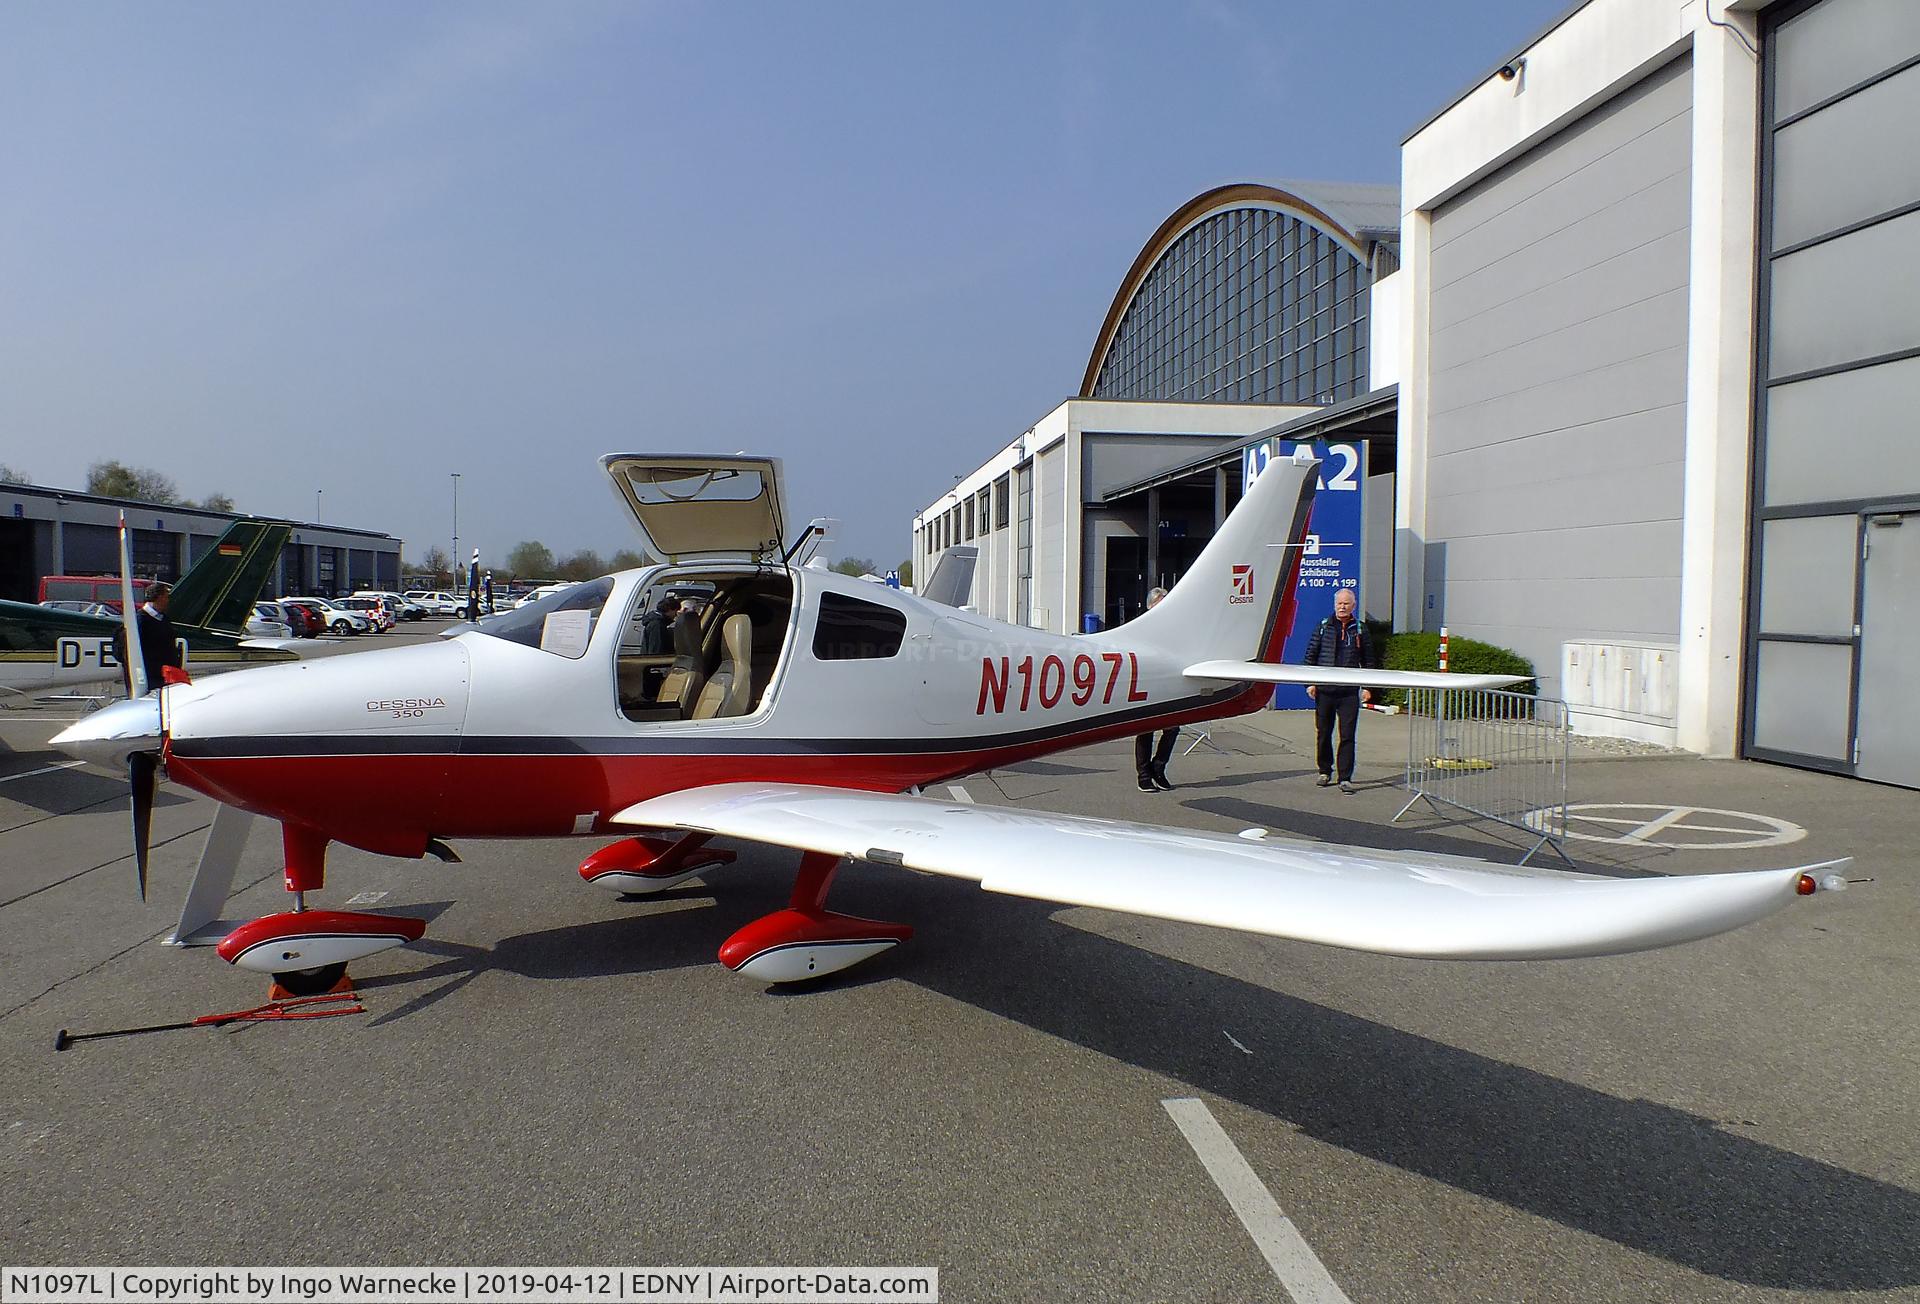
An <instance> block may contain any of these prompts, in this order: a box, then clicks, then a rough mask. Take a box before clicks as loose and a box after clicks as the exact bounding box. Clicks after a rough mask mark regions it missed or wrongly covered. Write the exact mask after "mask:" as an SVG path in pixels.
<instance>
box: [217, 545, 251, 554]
mask: <svg viewBox="0 0 1920 1304" xmlns="http://www.w3.org/2000/svg"><path fill="white" fill-rule="evenodd" d="M219 551H220V555H221V556H222V557H238V556H239V555H240V554H241V553H243V552H245V551H246V549H245V548H242V547H241V546H240V545H239V544H237V543H223V544H221V545H220V549H219Z"/></svg>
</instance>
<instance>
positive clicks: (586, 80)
mask: <svg viewBox="0 0 1920 1304" xmlns="http://www.w3.org/2000/svg"><path fill="white" fill-rule="evenodd" d="M1563 7H1564V0H1478V2H1477V3H1475V4H1473V5H1443V4H1433V3H1431V2H1430V0H1382V2H1380V3H1375V4H1371V5H1366V6H1349V5H1343V4H1324V3H1323V4H1314V5H1309V4H1305V3H1293V2H1292V0H1267V2H1266V3H1228V2H1227V0H1206V2H1202V3H1186V4H1180V3H1159V4H1121V3H1075V4H1054V5H1034V4H1003V3H967V4H950V5H930V4H907V3H898V4H880V3H871V4H869V3H860V4H805V5H802V4H783V5H771V4H768V5H752V6H744V5H736V6H726V7H723V6H719V5H706V6H682V5H650V4H585V3H581V4H525V3H516V4H503V5H494V4H484V3H462V4H406V5H392V4H385V3H381V4H367V3H333V4H326V5H318V4H310V5H303V6H296V5H291V4H285V5H256V4H191V5H136V4H117V5H100V4H51V3H49V4H37V5H28V4H14V5H9V6H6V7H5V8H4V9H0V177H4V179H5V181H4V184H0V462H4V463H6V464H8V465H10V466H13V467H15V468H18V469H23V470H25V471H28V472H30V473H31V474H32V475H33V477H34V478H35V479H36V480H37V481H39V482H41V483H44V484H52V485H58V486H64V487H75V486H78V485H79V484H81V483H82V482H83V480H84V477H85V474H86V468H87V466H88V465H89V464H90V463H92V462H94V461H99V460H103V459H107V458H119V459H121V460H123V461H127V462H131V463H135V464H139V465H145V466H151V467H154V468H155V469H158V470H161V471H164V472H166V473H167V474H169V475H171V476H172V477H173V478H174V479H175V481H176V482H178V484H179V486H180V488H181V491H182V492H183V493H185V494H186V495H188V496H190V497H195V498H197V497H201V496H204V495H206V494H208V493H211V492H213V491H215V490H219V491H223V492H225V493H227V494H228V495H230V496H231V497H232V498H233V499H234V500H235V502H236V504H237V505H238V506H239V508H240V509H241V510H244V511H252V512H258V513H261V514H272V515H287V516H293V517H296V518H306V517H309V516H311V515H312V513H313V510H314V503H315V491H316V490H324V491H325V499H324V509H323V510H324V515H325V517H326V518H327V519H329V520H332V521H336V522H338V523H341V524H346V525H354V526H360V527H365V528H369V529H377V530H385V531H388V532H390V533H393V534H397V535H400V536H402V537H403V538H405V539H406V540H407V541H408V548H407V552H408V556H409V557H410V558H417V557H419V556H420V555H421V553H423V552H424V550H425V549H426V548H427V547H428V546H431V545H432V544H434V543H438V544H440V545H441V546H442V547H445V546H446V545H447V540H448V536H449V535H450V533H451V525H452V521H451V516H452V490H451V486H452V482H451V479H450V476H449V473H450V472H453V471H459V472H461V473H462V478H461V488H460V534H461V538H462V548H463V550H464V549H465V547H467V546H468V545H469V544H470V543H471V544H478V545H479V546H480V547H481V548H482V550H483V556H485V557H489V558H496V559H497V558H499V557H500V556H502V555H503V554H504V553H505V551H506V550H507V549H508V548H509V547H511V546H512V544H514V543H515V542H517V541H518V540H521V539H527V538H534V539H540V540H542V541H543V542H545V543H546V544H547V545H548V546H549V547H551V548H553V549H554V550H555V551H556V552H557V553H560V554H562V555H564V554H566V553H568V552H571V551H573V550H575V549H577V548H582V547H591V548H595V549H597V550H599V551H601V552H602V553H607V552H611V551H612V550H614V549H616V548H621V547H626V546H630V545H631V544H632V542H633V536H632V533H631V530H630V528H629V527H628V524H627V521H626V518H625V516H624V515H623V513H622V512H621V511H620V509H619V507H618V505H617V504H616V503H615V501H614V498H613V495H612V493H611V491H610V490H609V489H608V488H607V486H606V485H605V483H604V482H603V479H602V477H601V473H600V470H599V467H598V465H597V461H596V459H597V458H598V457H599V455H600V454H601V453H604V452H609V451H616V450H618V451H632V450H654V449H671V450H675V451H682V450H714V451H723V452H732V451H736V450H741V449H745V450H748V451H755V452H768V453H772V454H775V455H778V456H781V457H783V458H785V459H786V464H787V482H788V489H789V496H790V498H791V500H792V501H791V504H790V510H789V514H790V516H792V517H794V518H795V519H796V520H804V519H806V518H807V517H809V516H814V515H830V516H837V517H840V518H841V519H842V520H843V521H844V522H845V526H844V528H843V530H842V535H841V546H840V548H839V552H840V553H841V554H843V555H845V554H860V555H865V556H870V557H874V558H876V559H878V560H880V561H882V562H892V561H896V560H898V559H899V558H900V557H902V556H904V555H905V554H906V551H907V548H908V533H907V532H908V522H909V518H910V517H911V515H912V513H913V512H914V511H915V510H916V509H918V508H919V507H920V506H922V505H923V504H925V503H926V502H927V501H929V500H930V499H932V498H933V497H934V496H935V495H936V494H938V493H939V492H941V491H942V490H943V489H945V488H948V487H950V486H951V484H952V483H953V478H954V477H955V476H956V475H959V474H961V473H963V472H965V471H967V470H970V469H971V468H972V467H974V466H975V465H977V464H978V463H979V462H980V461H982V460H983V459H984V458H986V457H987V456H988V455H990V454H991V453H993V452H994V451H995V450H997V449H998V448H1000V447H1001V446H1003V445H1004V444H1005V443H1006V442H1007V441H1008V440H1009V439H1011V438H1013V437H1014V436H1015V435H1017V434H1018V433H1019V432H1020V431H1022V430H1024V429H1025V428H1026V427H1027V426H1029V425H1031V424H1032V422H1033V421H1034V420H1035V419H1036V418H1038V417H1039V416H1040V415H1041V414H1042V413H1044V412H1045V411H1047V410H1048V409H1049V408H1051V407H1052V406H1053V405H1054V404H1055V403H1056V402H1058V401H1059V400H1060V399H1062V398H1064V397H1067V396H1068V395H1070V394H1071V393H1073V392H1074V391H1075V390H1076V389H1077V388H1078V385H1079V383H1080V377H1081V373H1082V372H1083V371H1084V369H1085V367H1086V364H1087V355H1088V351H1089V350H1090V349H1091V347H1092V344H1093V340H1094V335H1095V333H1096V332H1097V331H1098V329H1099V326H1100V322H1101V319H1102V317H1103V315H1104V314H1105V312H1106V309H1107V306H1108V303H1109V302H1110V300H1111V299H1112V297H1113V294H1114V292H1115V290H1116V289H1117V288H1118V286H1119V282H1120V278H1121V277H1122V276H1123V275H1124V274H1125V272H1126V269H1127V267H1128V265H1129V263H1130V262H1131V261H1132V259H1133V257H1134V255H1135V254H1136V253H1138V251H1139V249H1140V247H1141V245H1142V244H1144V243H1145V241H1146V239H1147V237H1148V236H1149V235H1151V233H1152V232H1153V230H1154V228H1155V227H1156V226H1158V225H1159V223H1160V222H1161V220H1162V219H1164V218H1165V217H1166V216H1167V214H1169V213H1170V212H1172V211H1173V210H1174V209H1175V208H1176V207H1178V206H1179V205H1180V204H1181V203H1182V202H1184V201H1185V200H1187V199H1189V198H1191V197H1192V196H1193V195H1195V194H1197V193H1199V192H1200V191H1202V190H1205V189H1207V188H1209V187H1211V186H1214V185H1217V184H1220V183H1223V182H1228V181H1236V180H1244V179H1260V178H1269V179H1270V178H1278V177H1309V178H1324V179H1336V180H1354V181H1395V180H1397V179H1398V174H1399V142H1400V140H1401V138H1402V137H1403V136H1404V135H1405V134H1406V133H1407V131H1408V130H1410V129H1411V128H1412V127H1413V126H1414V125H1415V124H1416V123H1418V122H1419V121H1420V120H1421V119H1422V118H1424V117H1425V116H1426V115H1427V114H1429V113H1431V112H1432V111H1433V110H1435V109H1437V108H1439V107H1440V106H1441V105H1442V104H1444V103H1445V102H1446V101H1447V100H1448V99H1449V98H1450V97H1451V96H1452V95H1453V94H1455V93H1456V92H1457V91H1459V90H1460V89H1461V88H1462V87H1464V86H1465V85H1466V84H1467V82H1468V81H1470V80H1471V79H1472V78H1474V77H1475V76H1477V75H1479V74H1481V73H1483V72H1485V71H1486V70H1487V69H1488V68H1490V67H1491V66H1492V65H1493V64H1494V63H1496V62H1497V61H1498V60H1499V59H1500V58H1502V57H1504V56H1505V55H1506V54H1507V53H1508V52H1509V51H1510V49H1511V48H1512V47H1513V46H1515V45H1516V44H1517V43H1519V42H1520V41H1521V40H1523V39H1524V38H1526V37H1527V36H1529V35H1530V34H1532V32H1533V31H1534V30H1535V29H1536V28H1537V27H1538V26H1539V25H1540V24H1542V23H1543V22H1545V21H1546V20H1547V19H1549V18H1551V17H1552V16H1553V14H1554V13H1556V12H1558V11H1559V10H1560V9H1561V8H1563Z"/></svg>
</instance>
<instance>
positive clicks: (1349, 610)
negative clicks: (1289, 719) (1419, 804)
mask: <svg viewBox="0 0 1920 1304" xmlns="http://www.w3.org/2000/svg"><path fill="white" fill-rule="evenodd" d="M1359 606H1360V603H1359V599H1358V598H1356V597H1355V596H1354V592H1353V590H1352V589H1341V590H1340V591H1339V592H1338V593H1336V594H1334V595H1333V614H1332V615H1331V616H1328V617H1327V618H1326V619H1325V620H1323V621H1321V622H1320V624H1319V626H1318V628H1316V629H1315V630H1314V631H1313V637H1312V638H1311V639H1309V640H1307V654H1306V656H1305V657H1304V658H1302V660H1303V662H1304V664H1306V665H1310V666H1340V667H1343V668H1346V669H1350V670H1358V669H1360V668H1361V667H1363V666H1367V665H1371V664H1372V662H1373V648H1372V647H1371V646H1370V645H1369V644H1368V642H1367V627H1366V626H1365V625H1364V624H1362V623H1361V621H1360V619H1359V617H1358V615H1357V614H1356V613H1357V612H1358V610H1359ZM1307 696H1308V697H1311V698H1312V699H1313V739H1314V746H1313V758H1314V762H1315V764H1316V765H1318V766H1319V768H1320V779H1319V786H1320V787H1322V788H1324V787H1327V786H1328V785H1329V784H1331V783H1332V782H1333V781H1334V779H1335V777H1336V774H1335V771H1336V767H1337V770H1338V778H1339V780H1340V791H1342V792H1352V791H1353V731H1354V726H1355V725H1356V723H1357V722H1358V721H1359V719H1360V708H1361V706H1362V705H1364V704H1365V703H1367V702H1371V701H1372V700H1373V690H1372V689H1370V688H1352V687H1348V686H1346V685H1341V684H1309V685H1308V686H1307ZM1335 721H1338V722H1339V725H1340V750H1339V752H1338V753H1337V754H1336V753H1335V751H1334V747H1333V726H1334V723H1335Z"/></svg>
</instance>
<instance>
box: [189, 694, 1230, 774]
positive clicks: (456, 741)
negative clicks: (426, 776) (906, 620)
mask: <svg viewBox="0 0 1920 1304" xmlns="http://www.w3.org/2000/svg"><path fill="white" fill-rule="evenodd" d="M1245 691H1246V689H1245V688H1244V687H1238V686H1227V687H1223V688H1221V689H1220V690H1218V691H1216V692H1211V693H1201V694H1197V695H1195V696H1191V697H1183V698H1178V699H1176V700H1174V701H1171V702H1161V703H1158V704H1156V705H1154V706H1151V707H1135V708H1133V709H1131V710H1127V711H1113V712H1109V713H1107V714H1104V715H1098V716H1083V717H1081V718H1080V719H1078V720H1075V721H1065V722H1062V723H1060V724H1056V725H1049V726H1045V727H1042V728H1038V729H1024V730H1019V731H1017V732H1011V733H994V734H975V735H969V736H966V737H960V736H954V737H934V738H909V737H900V738H771V737H764V736H763V737H757V738H713V737H702V736H700V735H699V734H697V733H694V732H692V731H685V730H675V731H673V732H672V733H661V734H650V735H649V734H641V735H638V736H627V737H623V736H614V735H608V736H604V737H593V738H570V737H560V736H557V735H546V736H539V735H535V736H528V737H514V736H511V735H507V736H496V737H480V736H467V735H452V734H414V735H402V736H393V737H389V736H382V735H379V734H348V735H308V736H289V737H277V738H272V739H264V738H176V739H174V740H173V741H172V743H171V745H170V750H171V751H172V753H173V754H174V755H176V756H182V757H187V758H195V757H208V758H213V757H218V758H240V757H263V756H452V755H460V756H844V755H874V756H899V755H918V754H923V753H944V752H977V751H989V750H993V749H997V748H1002V747H1023V746H1027V745H1029V744H1032V743H1040V742H1047V741H1049V740H1052V739H1056V738H1066V737H1070V736H1072V735H1073V734H1077V733H1087V732H1091V731H1093V730H1106V729H1111V728H1114V727H1116V726H1123V725H1134V724H1141V723H1145V722H1148V721H1153V720H1158V719H1159V718H1161V717H1162V716H1168V715H1174V714H1179V713H1184V712H1187V711H1191V710H1194V709H1196V708H1201V707H1208V706H1218V705H1222V704H1225V703H1229V702H1231V701H1233V699H1235V698H1236V697H1238V696H1240V695H1241V694H1242V693H1244V692H1245ZM634 727H635V728H636V729H644V728H645V727H646V726H645V725H640V724H636V725H635V726H634Z"/></svg>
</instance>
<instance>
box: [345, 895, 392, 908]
mask: <svg viewBox="0 0 1920 1304" xmlns="http://www.w3.org/2000/svg"><path fill="white" fill-rule="evenodd" d="M386 899H387V894H386V893H385V892H357V893H355V894H354V895H352V896H350V897H348V898H347V904H348V905H350V906H371V905H378V904H379V903H380V902H382V901H384V900H386Z"/></svg>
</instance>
